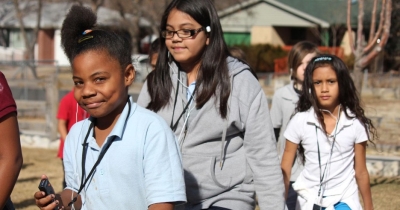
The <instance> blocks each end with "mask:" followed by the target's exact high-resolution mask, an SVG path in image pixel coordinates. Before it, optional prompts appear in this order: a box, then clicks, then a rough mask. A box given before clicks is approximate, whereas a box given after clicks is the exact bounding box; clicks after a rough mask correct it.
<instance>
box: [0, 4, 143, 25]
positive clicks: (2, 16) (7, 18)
mask: <svg viewBox="0 0 400 210" xmlns="http://www.w3.org/2000/svg"><path fill="white" fill-rule="evenodd" d="M72 5H73V3H69V2H56V3H49V2H44V3H43V4H42V14H41V16H42V17H41V21H40V28H42V29H49V28H55V29H59V28H61V26H62V22H63V21H64V18H65V16H66V14H67V12H68V11H69V9H70V7H71V6H72ZM19 6H20V9H21V11H22V13H23V14H24V15H23V16H24V17H23V21H24V25H25V27H26V28H34V27H36V19H37V7H38V5H37V2H36V1H27V2H21V3H20V5H19ZM16 17H17V16H16V12H15V9H14V4H13V3H12V2H11V1H7V2H0V27H1V28H19V22H18V18H16ZM127 17H128V18H130V17H132V16H131V15H127ZM121 20H122V17H121V16H120V14H119V12H118V11H115V10H111V9H108V8H105V7H100V8H99V10H98V11H97V21H98V24H99V25H103V26H116V25H117V26H118V25H119V24H120V22H121ZM139 25H140V26H150V22H149V21H147V20H146V19H144V18H141V19H140V20H139Z"/></svg>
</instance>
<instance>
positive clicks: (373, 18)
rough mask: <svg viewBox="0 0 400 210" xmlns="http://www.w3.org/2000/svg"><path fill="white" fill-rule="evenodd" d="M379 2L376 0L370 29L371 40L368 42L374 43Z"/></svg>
mask: <svg viewBox="0 0 400 210" xmlns="http://www.w3.org/2000/svg"><path fill="white" fill-rule="evenodd" d="M377 2H378V0H374V6H373V7H372V15H371V27H370V29H369V40H368V42H371V41H372V37H373V36H374V32H375V22H376V5H377Z"/></svg>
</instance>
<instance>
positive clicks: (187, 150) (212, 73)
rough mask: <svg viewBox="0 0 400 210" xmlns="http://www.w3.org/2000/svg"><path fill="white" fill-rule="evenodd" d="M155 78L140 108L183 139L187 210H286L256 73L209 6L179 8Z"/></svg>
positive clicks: (169, 17)
mask: <svg viewBox="0 0 400 210" xmlns="http://www.w3.org/2000/svg"><path fill="white" fill-rule="evenodd" d="M161 30H162V31H161V34H160V37H161V43H162V45H161V48H160V51H159V57H158V60H157V64H156V68H155V71H153V72H152V73H151V74H150V75H149V76H148V77H147V81H146V83H145V84H144V86H143V89H142V91H141V93H140V95H139V99H138V103H139V105H142V106H144V107H147V108H148V109H150V110H152V111H154V112H156V113H157V114H159V115H160V116H162V117H163V118H164V119H165V121H166V122H167V123H168V124H169V125H170V127H171V128H172V130H173V131H174V132H175V134H176V136H177V137H178V141H179V145H180V150H181V152H182V161H183V167H184V170H185V184H186V193H187V200H188V201H187V203H186V204H185V205H184V206H182V207H181V208H182V209H241V210H254V208H255V205H256V199H255V194H257V197H258V203H259V206H260V208H261V209H262V210H267V209H282V210H283V209H284V208H285V202H284V185H283V178H282V173H281V170H280V168H279V159H278V154H277V151H276V142H275V138H274V136H273V129H272V125H271V120H270V116H269V111H268V103H267V100H266V96H265V93H264V92H263V90H262V88H261V86H260V84H259V82H258V80H257V79H256V77H255V76H254V75H253V74H252V72H251V70H250V67H249V66H248V65H247V64H246V63H243V62H241V61H239V60H237V59H235V58H233V57H231V56H230V53H229V50H228V48H227V46H226V44H225V41H224V39H223V33H222V29H221V24H220V22H219V18H218V14H217V12H216V10H215V8H214V6H213V3H212V1H211V0H202V1H198V0H174V1H172V2H171V3H170V4H169V6H168V7H167V8H166V10H165V12H164V14H163V16H162V21H161Z"/></svg>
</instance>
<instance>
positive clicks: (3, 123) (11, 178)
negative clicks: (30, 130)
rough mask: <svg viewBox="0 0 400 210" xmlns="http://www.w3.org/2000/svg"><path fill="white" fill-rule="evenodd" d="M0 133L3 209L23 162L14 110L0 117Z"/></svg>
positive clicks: (0, 198) (0, 182)
mask: <svg viewBox="0 0 400 210" xmlns="http://www.w3.org/2000/svg"><path fill="white" fill-rule="evenodd" d="M0 133H1V146H0V177H1V178H0V186H1V187H0V209H3V207H4V205H5V203H6V201H7V199H8V198H9V196H10V194H11V192H12V190H13V188H14V185H15V183H16V181H17V178H18V175H19V172H20V170H21V167H22V162H23V160H22V151H21V144H20V140H19V128H18V122H17V113H16V112H11V113H9V114H6V115H5V116H3V117H1V118H0Z"/></svg>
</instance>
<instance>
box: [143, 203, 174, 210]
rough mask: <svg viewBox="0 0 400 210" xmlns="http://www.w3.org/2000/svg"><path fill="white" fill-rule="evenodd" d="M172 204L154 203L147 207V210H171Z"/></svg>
mask: <svg viewBox="0 0 400 210" xmlns="http://www.w3.org/2000/svg"><path fill="white" fill-rule="evenodd" d="M173 209H174V204H173V203H155V204H152V205H150V206H149V210H173Z"/></svg>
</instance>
